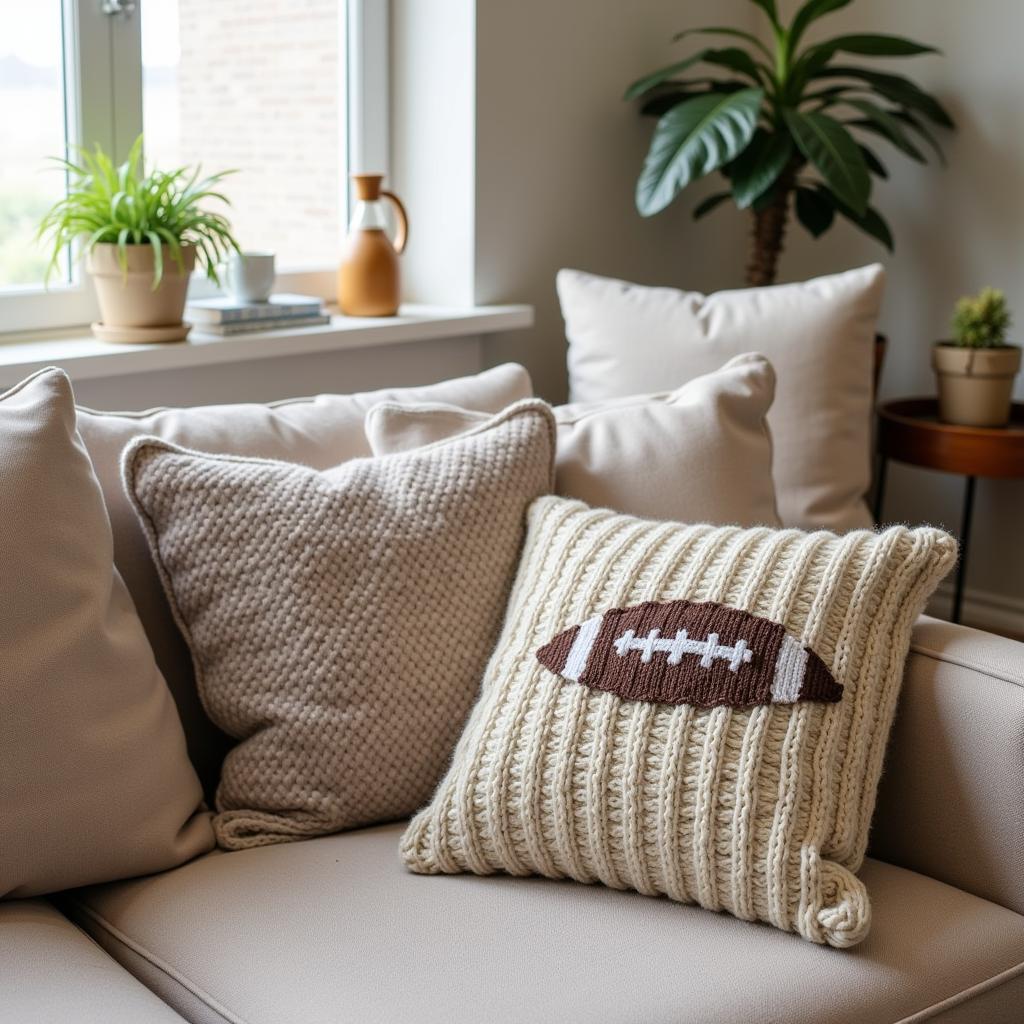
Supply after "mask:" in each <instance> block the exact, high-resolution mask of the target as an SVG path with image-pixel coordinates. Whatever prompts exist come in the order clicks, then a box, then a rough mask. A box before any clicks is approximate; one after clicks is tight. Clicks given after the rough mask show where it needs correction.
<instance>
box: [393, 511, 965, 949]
mask: <svg viewBox="0 0 1024 1024" xmlns="http://www.w3.org/2000/svg"><path fill="white" fill-rule="evenodd" d="M955 558H956V542H955V540H954V539H953V538H952V537H950V536H949V535H948V534H946V533H943V532H942V531H940V530H934V529H930V528H923V529H918V530H908V529H906V528H904V527H894V528H892V529H890V530H887V531H886V532H884V533H881V534H874V533H868V532H867V531H858V532H854V533H850V534H847V535H846V536H845V537H836V536H835V535H833V534H827V533H817V534H802V533H799V532H797V531H773V530H768V529H763V528H761V529H753V530H741V529H738V528H735V527H719V528H713V527H710V526H689V527H687V526H681V525H677V524H673V523H658V522H649V521H645V520H639V519H633V518H631V517H628V516H620V515H616V514H614V513H611V512H608V511H604V510H594V509H590V508H588V507H587V506H585V505H583V504H581V503H579V502H573V501H567V500H566V499H564V498H542V499H540V500H539V501H537V502H536V503H535V504H534V505H533V507H532V508H531V510H530V516H529V528H528V532H527V539H526V546H525V549H524V553H523V558H522V562H521V563H520V567H519V572H518V575H517V577H516V584H515V587H514V589H513V593H512V599H511V600H510V602H509V608H508V612H507V614H506V619H505V628H504V630H503V633H502V637H501V639H500V640H499V642H498V646H497V648H496V649H495V652H494V655H493V657H492V658H491V661H490V663H489V665H488V670H487V674H486V676H485V677H484V683H483V687H482V691H481V693H482V695H481V698H480V700H479V702H478V703H477V705H476V707H475V708H474V710H473V714H472V715H471V716H470V718H469V721H468V722H467V724H466V729H465V732H464V734H463V736H462V738H461V739H460V741H459V745H458V747H457V748H456V751H455V754H454V755H453V757H452V765H451V768H450V769H449V771H448V774H447V775H446V776H445V779H444V781H443V782H442V783H441V785H440V786H439V787H438V791H437V793H436V794H435V795H434V799H433V801H432V802H431V804H430V806H429V807H427V808H425V809H424V810H423V811H421V812H420V813H419V814H417V815H416V817H415V818H414V819H413V821H412V824H411V825H410V826H409V830H408V832H407V834H406V836H405V838H404V840H403V847H402V854H403V857H404V859H405V862H406V864H407V865H408V866H409V867H410V869H411V870H413V871H417V872H421V873H426V874H438V873H457V872H472V873H474V874H481V875H483V874H491V873H494V872H498V871H504V872H508V873H510V874H514V875H522V874H526V873H536V874H541V875H546V876H548V877H552V878H566V877H568V878H574V879H577V880H579V881H583V882H596V881H599V882H602V883H604V884H605V885H608V886H611V887H613V888H619V889H621V888H632V889H637V890H638V891H640V892H643V893H647V894H649V895H667V896H669V897H671V898H672V899H676V900H680V901H683V902H687V903H699V904H700V905H701V906H704V907H707V908H709V909H712V910H727V911H728V912H730V913H732V914H735V915H736V916H737V917H742V918H744V919H746V920H755V919H756V920H761V921H766V922H768V923H770V924H773V925H775V926H776V927H778V928H782V929H785V930H787V931H794V932H797V933H798V934H800V935H801V936H803V937H804V938H806V939H809V940H811V941H814V942H819V943H821V942H824V943H828V944H829V945H833V946H840V947H845V946H851V945H854V944H856V943H857V942H860V941H862V940H863V938H864V937H865V935H866V934H867V932H868V928H869V925H870V905H869V901H868V894H867V893H866V891H865V888H864V885H863V883H862V882H861V881H860V880H858V879H857V878H856V877H855V876H854V875H853V874H852V873H851V872H852V871H856V870H857V868H858V867H859V866H860V863H861V860H862V858H863V855H864V849H865V845H866V843H867V834H868V826H869V823H870V820H871V812H872V809H873V806H874V799H875V790H876V787H877V784H878V776H879V772H880V770H881V761H882V755H883V752H884V749H885V743H886V739H887V737H888V733H889V727H890V725H891V722H892V716H893V712H894V710H895V705H896V697H897V694H898V691H899V685H900V681H901V677H902V672H903V663H904V660H905V658H906V654H907V648H908V646H909V643H910V629H911V626H912V624H913V622H914V618H915V617H916V615H917V614H918V613H919V612H920V610H921V608H922V607H923V605H924V603H925V601H926V600H927V599H928V597H929V596H930V595H931V593H932V591H933V590H934V588H935V586H936V585H937V584H938V583H939V581H940V580H941V579H942V577H943V576H944V575H945V573H946V572H947V571H948V570H949V568H950V567H951V566H952V564H953V562H954V561H955ZM659 634H660V635H659Z"/></svg>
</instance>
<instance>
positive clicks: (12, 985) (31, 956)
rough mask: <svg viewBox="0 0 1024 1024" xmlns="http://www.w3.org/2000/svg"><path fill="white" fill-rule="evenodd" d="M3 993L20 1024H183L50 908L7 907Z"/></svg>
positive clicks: (4, 1015)
mask: <svg viewBox="0 0 1024 1024" xmlns="http://www.w3.org/2000/svg"><path fill="white" fill-rule="evenodd" d="M0 993H2V995H0V1020H3V1021H5V1022H6V1021H11V1022H12V1024H13V1022H17V1024H51V1022H52V1024H57V1022H64V1021H74V1022H75V1024H182V1018H181V1017H180V1016H179V1015H178V1014H177V1013H175V1012H174V1011H173V1010H172V1009H171V1008H170V1007H169V1006H167V1005H166V1004H165V1003H163V1002H161V1001H160V1000H159V999H158V998H157V997H156V996H155V995H153V993H152V992H150V991H148V989H146V987H145V986H144V985H141V984H140V983H139V982H138V981H137V980H136V979H135V978H133V977H132V976H131V975H130V974H129V973H128V972H127V971H126V970H125V969H124V968H123V967H121V965H120V964H118V963H116V962H115V961H114V960H112V959H111V958H110V957H109V956H107V954H106V953H104V952H103V950H102V949H100V947H99V946H97V945H96V943H95V942H93V941H92V939H90V938H89V937H88V936H87V935H85V934H84V933H83V932H82V931H81V930H80V929H79V928H76V927H75V925H73V924H72V923H71V922H70V921H69V920H68V919H67V918H66V917H64V916H62V915H61V914H60V913H59V912H58V911H57V910H56V909H55V908H54V907H53V905H52V904H50V903H47V902H46V901H44V900H17V901H14V902H11V903H3V904H0Z"/></svg>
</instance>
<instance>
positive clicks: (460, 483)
mask: <svg viewBox="0 0 1024 1024" xmlns="http://www.w3.org/2000/svg"><path fill="white" fill-rule="evenodd" d="M554 429H555V428H554V422H553V420H552V417H551V413H550V411H549V410H548V408H547V406H545V405H544V404H543V403H542V402H538V401H535V400H528V401H524V402H520V403H517V404H516V405H513V406H510V407H509V408H508V409H506V410H505V411H504V412H503V413H499V414H498V415H496V416H494V417H493V418H491V419H490V420H488V421H487V422H486V423H484V424H482V425H481V426H480V427H478V428H477V429H475V430H474V431H472V432H470V433H469V434H465V435H463V436H461V437H458V438H455V439H453V440H452V441H450V442H442V443H440V444H437V445H432V446H430V447H428V448H425V449H421V450H419V451H416V452H411V453H408V454H402V455H394V456H387V457H382V458H372V459H356V460H353V461H350V462H347V463H344V464H343V465H341V466H338V467H336V468H335V469H332V470H327V471H324V472H318V471H316V470H312V469H309V468H307V467H303V466H296V465H293V464H288V463H281V462H271V461H267V460H262V459H247V458H239V457H233V456H217V455H203V454H199V453H197V452H191V451H188V450H186V449H182V448H179V447H177V446H175V445H172V444H170V443H168V442H166V441H160V440H158V439H156V438H142V439H140V440H138V441H136V442H135V443H133V444H132V445H131V446H130V447H129V448H128V449H127V451H126V453H125V459H124V475H125V482H126V487H127V489H128V491H129V492H130V494H131V496H132V499H133V501H134V503H135V506H136V508H137V510H138V512H139V515H140V519H141V522H142V524H143V527H144V529H145V530H146V533H147V536H148V538H149V541H150V544H151V546H152V550H153V554H154V561H155V562H156V564H157V567H158V569H159V571H160V574H161V578H162V580H163V583H164V586H165V588H166V590H167V593H168V597H169V599H170V603H171V606H172V610H173V611H174V614H175V617H176V620H177V622H178V624H179V626H180V627H181V629H182V632H183V633H184V635H185V638H186V640H187V641H188V643H189V646H190V648H191V650H192V655H193V659H194V662H195V669H196V679H197V682H198V686H199V692H200V695H201V697H202V699H203V703H204V706H205V708H206V710H207V712H208V713H209V715H210V717H211V718H212V719H213V721H214V722H215V723H216V724H217V725H219V726H220V727H221V728H222V729H224V730H225V732H227V733H228V734H229V735H231V736H233V737H235V738H237V739H238V740H240V741H241V742H240V744H239V746H237V747H235V748H234V749H233V750H232V751H231V752H230V753H229V754H228V756H227V759H226V761H225V763H224V769H223V773H222V776H221V782H220V786H219V788H218V791H217V809H218V811H219V812H220V813H219V814H218V815H217V817H216V818H215V819H214V828H215V831H216V834H217V838H218V841H219V842H220V844H221V845H222V846H226V847H229V848H241V847H247V846H258V845H264V844H267V843H274V842H283V841H287V840H294V839H303V838H306V837H309V836H315V835H321V834H324V833H327V832H332V831H336V830H338V829H343V828H352V827H356V826H359V825H366V824H370V823H372V822H376V821H382V820H388V819H394V818H400V817H403V816H405V815H407V814H409V813H411V812H412V811H413V810H415V809H416V808H417V807H419V806H421V805H422V804H423V802H424V801H425V800H426V799H427V798H428V797H429V795H430V792H431V790H432V789H433V788H434V786H435V785H436V784H437V780H438V778H439V777H440V775H441V773H442V772H443V770H444V768H445V765H446V764H447V762H448V759H449V756H450V754H451V750H452V747H453V746H454V744H455V741H456V739H457V738H458V735H459V731H460V729H461V727H462V724H463V721H464V720H465V716H466V714H467V712H468V711H469V708H470V707H471V705H472V703H473V699H474V698H475V696H476V693H477V688H478V685H479V681H480V676H481V674H482V672H483V670H484V666H485V664H486V660H487V656H488V654H489V653H490V651H491V649H492V647H493V645H494V641H495V639H496V637H497V635H498V631H499V629H500V626H501V618H502V614H503V612H504V609H505V603H506V599H507V596H508V588H509V586H510V585H511V582H512V579H513V576H514V573H515V568H516V563H517V561H518V557H519V551H520V548H521V545H522V539H523V535H524V529H525V516H526V510H527V507H528V506H529V504H530V502H531V501H532V500H533V499H534V498H536V497H537V496H538V495H541V494H546V493H548V492H550V490H551V485H552V475H553V454H554Z"/></svg>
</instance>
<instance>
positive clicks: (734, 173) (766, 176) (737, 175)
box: [730, 130, 793, 210]
mask: <svg viewBox="0 0 1024 1024" xmlns="http://www.w3.org/2000/svg"><path fill="white" fill-rule="evenodd" d="M792 156H793V140H792V139H791V138H790V136H789V135H788V134H786V133H785V132H775V133H773V134H771V135H769V134H768V133H767V132H763V131H760V130H759V131H758V132H756V133H755V135H754V138H753V140H752V141H751V143H750V145H749V146H747V148H746V149H745V150H743V152H742V153H740V155H739V156H738V157H737V158H736V159H735V160H734V161H733V162H732V166H731V170H730V180H731V182H732V194H733V198H735V200H736V205H737V206H738V207H739V208H740V209H741V210H746V209H747V208H748V207H749V206H751V205H753V203H754V201H755V200H756V199H757V198H758V197H759V196H762V195H764V194H765V192H767V191H768V190H769V189H770V188H771V187H772V185H774V184H775V182H776V181H778V179H779V175H780V174H782V172H783V170H784V169H785V167H786V165H787V164H788V163H789V161H790V159H791V158H792Z"/></svg>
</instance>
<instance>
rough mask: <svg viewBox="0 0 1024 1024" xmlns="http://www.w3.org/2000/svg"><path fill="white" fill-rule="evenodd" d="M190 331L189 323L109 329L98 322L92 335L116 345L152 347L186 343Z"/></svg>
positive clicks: (94, 325)
mask: <svg viewBox="0 0 1024 1024" xmlns="http://www.w3.org/2000/svg"><path fill="white" fill-rule="evenodd" d="M190 330H192V325H191V324H187V323H180V324H162V325H161V326H159V327H108V326H107V325H106V324H101V323H100V322H99V321H98V320H97V321H96V322H95V323H93V324H92V333H93V335H94V336H95V337H97V338H98V339H99V340H100V341H109V342H111V343H112V344H115V345H152V344H159V343H161V342H163V343H167V342H174V341H184V340H185V338H187V337H188V332H189V331H190Z"/></svg>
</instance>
